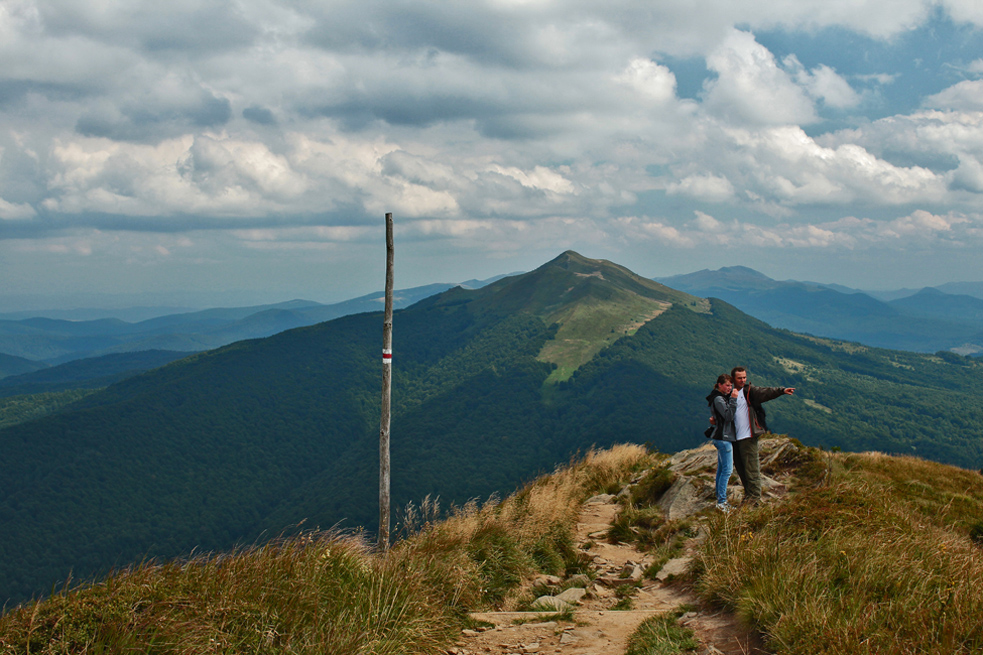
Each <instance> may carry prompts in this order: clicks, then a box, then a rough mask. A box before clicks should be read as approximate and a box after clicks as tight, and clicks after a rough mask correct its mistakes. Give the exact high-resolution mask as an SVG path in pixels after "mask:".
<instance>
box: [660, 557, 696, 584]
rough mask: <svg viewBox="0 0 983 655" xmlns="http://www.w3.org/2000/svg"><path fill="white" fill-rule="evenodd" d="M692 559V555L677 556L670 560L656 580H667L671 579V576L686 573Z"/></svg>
mask: <svg viewBox="0 0 983 655" xmlns="http://www.w3.org/2000/svg"><path fill="white" fill-rule="evenodd" d="M692 560H693V558H692V557H677V558H675V559H671V560H669V561H668V562H666V563H665V565H664V566H663V567H662V568H661V569H660V570H659V572H658V573H657V574H656V576H655V578H656V580H662V581H665V580H668V579H669V576H673V575H684V574H685V573H686V570H687V569H688V568H689V563H690V562H691V561H692Z"/></svg>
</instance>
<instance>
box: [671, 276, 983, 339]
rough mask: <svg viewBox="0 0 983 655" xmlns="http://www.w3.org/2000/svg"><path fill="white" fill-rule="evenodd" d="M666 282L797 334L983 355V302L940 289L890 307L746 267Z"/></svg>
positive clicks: (859, 294) (864, 296)
mask: <svg viewBox="0 0 983 655" xmlns="http://www.w3.org/2000/svg"><path fill="white" fill-rule="evenodd" d="M658 281H659V282H662V283H663V284H666V285H667V286H670V287H672V288H674V289H680V290H681V291H686V292H687V293H691V294H693V295H696V296H702V297H706V298H720V299H722V300H725V301H727V302H729V303H731V304H733V305H734V306H735V307H738V308H739V309H740V310H741V311H744V312H747V313H748V314H750V315H752V316H754V317H755V318H759V319H761V320H763V321H765V322H766V323H768V324H770V325H773V326H775V327H780V328H786V329H788V330H793V331H795V332H802V333H806V334H813V335H816V336H822V337H830V338H835V339H846V340H850V341H859V342H861V343H864V344H867V345H870V346H876V347H881V348H893V349H899V350H912V351H915V352H926V353H928V352H936V351H939V350H954V351H956V352H959V353H960V354H970V353H974V352H977V351H979V350H983V313H981V312H983V300H979V299H976V298H972V297H969V296H953V295H949V294H946V293H943V292H941V291H939V290H937V289H926V290H923V291H922V292H919V293H913V295H909V296H906V297H903V298H899V299H894V300H890V301H884V300H878V299H876V298H873V297H872V296H870V295H868V294H865V293H862V292H852V293H851V292H847V291H848V290H846V288H845V287H840V288H839V289H837V288H833V287H832V286H830V285H821V284H818V283H813V282H797V281H794V280H786V281H778V280H773V279H771V278H769V277H768V276H766V275H764V274H762V273H759V272H758V271H755V270H753V269H750V268H746V267H742V266H734V267H724V268H721V269H719V270H716V271H710V270H702V271H697V272H695V273H689V274H686V275H675V276H672V277H666V278H658Z"/></svg>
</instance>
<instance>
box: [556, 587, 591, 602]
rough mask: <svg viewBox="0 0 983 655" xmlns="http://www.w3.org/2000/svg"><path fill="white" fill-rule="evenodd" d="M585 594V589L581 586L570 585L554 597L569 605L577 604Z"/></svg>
mask: <svg viewBox="0 0 983 655" xmlns="http://www.w3.org/2000/svg"><path fill="white" fill-rule="evenodd" d="M586 595H587V590H586V589H584V588H582V587H571V588H570V589H567V590H566V591H564V592H563V593H562V594H557V595H556V596H555V598H556V599H557V600H562V601H563V602H565V603H570V604H571V605H579V604H580V600H581V599H582V598H583V597H584V596H586Z"/></svg>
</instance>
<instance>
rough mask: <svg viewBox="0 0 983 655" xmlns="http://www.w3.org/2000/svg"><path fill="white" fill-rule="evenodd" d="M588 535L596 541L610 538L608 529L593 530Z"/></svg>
mask: <svg viewBox="0 0 983 655" xmlns="http://www.w3.org/2000/svg"><path fill="white" fill-rule="evenodd" d="M587 536H588V537H590V538H591V539H593V540H594V541H600V540H602V539H607V538H608V531H607V530H598V531H597V532H591V533H590V534H589V535H587Z"/></svg>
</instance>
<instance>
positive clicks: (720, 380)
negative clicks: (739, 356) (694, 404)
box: [716, 373, 734, 387]
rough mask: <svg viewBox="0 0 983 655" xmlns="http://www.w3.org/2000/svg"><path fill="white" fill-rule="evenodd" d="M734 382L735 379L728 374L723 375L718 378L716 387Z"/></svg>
mask: <svg viewBox="0 0 983 655" xmlns="http://www.w3.org/2000/svg"><path fill="white" fill-rule="evenodd" d="M733 381H734V379H733V378H731V377H730V376H729V375H727V374H726V373H722V374H721V375H720V376H718V377H717V385H716V386H718V387H719V386H720V385H722V384H723V383H724V382H733Z"/></svg>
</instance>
